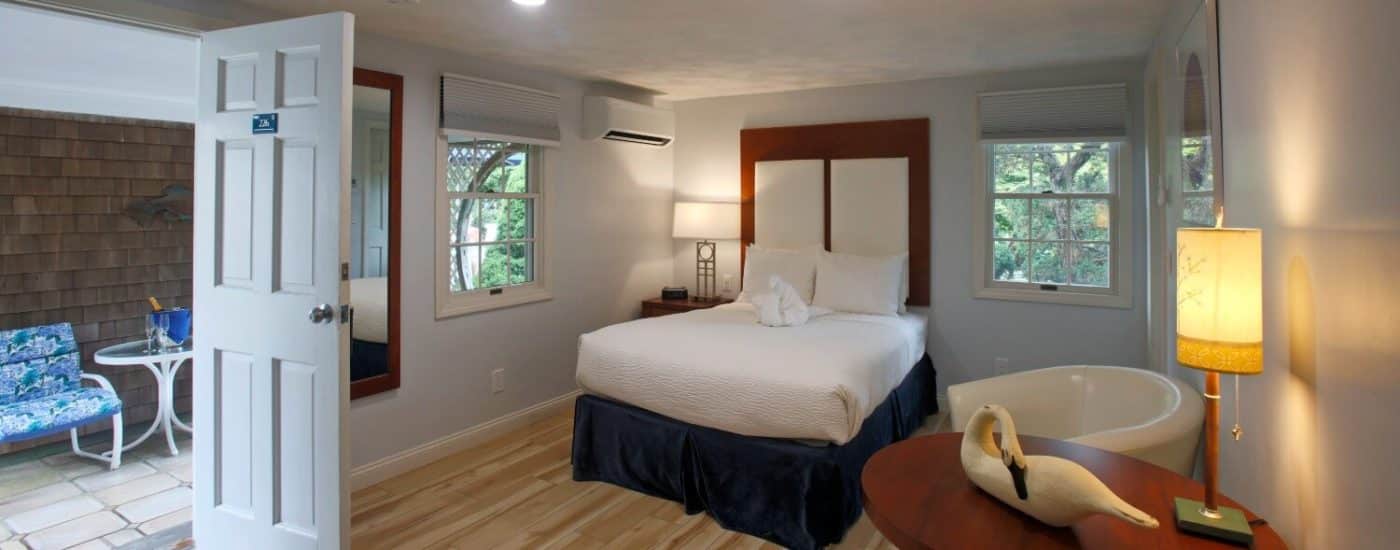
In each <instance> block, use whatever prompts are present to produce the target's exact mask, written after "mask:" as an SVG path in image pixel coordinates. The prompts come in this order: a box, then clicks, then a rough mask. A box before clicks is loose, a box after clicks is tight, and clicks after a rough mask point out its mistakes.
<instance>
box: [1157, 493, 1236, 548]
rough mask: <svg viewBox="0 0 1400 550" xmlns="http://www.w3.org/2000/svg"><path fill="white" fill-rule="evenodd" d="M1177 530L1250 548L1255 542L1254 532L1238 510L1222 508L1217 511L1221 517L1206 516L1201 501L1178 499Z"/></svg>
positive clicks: (1204, 506) (1176, 507)
mask: <svg viewBox="0 0 1400 550" xmlns="http://www.w3.org/2000/svg"><path fill="white" fill-rule="evenodd" d="M1174 508H1175V510H1176V528H1177V529H1180V530H1182V531H1186V532H1188V533H1195V534H1198V535H1204V536H1207V537H1211V538H1216V539H1220V540H1225V541H1229V542H1233V543H1235V544H1240V545H1244V546H1249V545H1250V544H1251V543H1253V542H1254V530H1253V529H1251V528H1250V526H1249V520H1247V519H1245V517H1244V512H1243V511H1241V510H1240V509H1238V508H1230V507H1227V506H1221V507H1220V509H1219V510H1216V512H1217V515H1218V516H1219V517H1215V518H1213V517H1210V516H1207V515H1206V514H1205V509H1206V505H1205V503H1203V502H1201V501H1199V500H1191V499H1189V498H1181V497H1177V498H1176V506H1175V507H1174Z"/></svg>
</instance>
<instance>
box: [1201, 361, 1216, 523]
mask: <svg viewBox="0 0 1400 550" xmlns="http://www.w3.org/2000/svg"><path fill="white" fill-rule="evenodd" d="M1205 398H1206V464H1205V472H1204V477H1205V485H1206V498H1205V506H1203V507H1202V508H1201V515H1203V516H1205V517H1208V518H1211V519H1220V517H1221V515H1220V507H1219V506H1218V505H1217V504H1216V502H1215V499H1216V495H1217V494H1218V493H1219V485H1218V484H1219V483H1220V481H1219V470H1218V466H1219V461H1220V373H1218V372H1215V371H1206V391H1205Z"/></svg>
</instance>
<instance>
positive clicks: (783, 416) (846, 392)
mask: <svg viewBox="0 0 1400 550" xmlns="http://www.w3.org/2000/svg"><path fill="white" fill-rule="evenodd" d="M926 324H927V322H926V320H925V319H924V317H923V316H922V315H918V314H913V313H910V314H903V315H901V316H899V317H884V316H875V315H855V314H844V313H833V314H829V315H823V316H820V317H815V318H813V319H812V320H810V321H808V322H807V324H805V325H802V326H796V327H765V326H762V325H759V324H757V322H756V318H755V314H754V311H753V306H751V305H749V304H729V305H724V306H720V307H716V308H712V309H706V310H699V311H693V312H689V313H684V314H679V315H669V316H665V317H656V318H651V319H642V320H638V321H631V322H627V323H621V324H617V325H612V326H609V327H604V328H602V329H599V330H596V331H594V332H590V333H588V334H584V335H583V336H581V337H580V338H579V360H578V374H577V377H578V384H579V386H580V387H582V388H583V390H584V391H586V392H588V393H591V394H595V395H599V396H602V397H607V398H610V399H613V400H617V401H622V402H624V403H629V404H631V405H634V406H637V407H641V408H643V409H647V410H650V411H652V412H656V413H659V414H662V415H665V416H669V417H671V418H674V419H677V420H681V421H684V422H689V423H691V424H696V425H701V426H708V427H711V428H716V429H720V430H725V431H729V432H733V433H738V434H743V435H750V436H760V437H778V438H790V439H805V440H817V441H828V442H833V443H836V444H843V443H845V442H847V441H850V440H851V438H853V437H855V435H856V433H857V432H858V431H859V430H860V425H861V423H862V422H864V421H865V418H866V417H868V416H869V415H870V413H871V412H872V411H874V410H875V407H878V406H879V405H880V403H882V402H883V401H884V399H885V397H886V396H887V395H889V393H890V391H891V390H893V389H894V388H895V386H898V385H899V383H900V382H901V381H903V379H904V376H905V375H906V374H908V373H909V370H910V368H911V367H913V365H914V363H915V362H917V361H918V360H919V358H920V357H922V356H923V354H924V333H925V330H926V329H925V325H926Z"/></svg>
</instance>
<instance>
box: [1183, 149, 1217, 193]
mask: <svg viewBox="0 0 1400 550" xmlns="http://www.w3.org/2000/svg"><path fill="white" fill-rule="evenodd" d="M1209 145H1210V139H1209V138H1205V137H1197V138H1192V137H1188V138H1184V139H1182V140H1181V174H1182V179H1184V180H1185V181H1184V182H1183V183H1182V187H1181V188H1182V190H1183V191H1209V190H1211V189H1214V188H1215V181H1214V180H1215V175H1214V171H1213V169H1212V168H1213V166H1214V163H1213V162H1211V156H1210V153H1209V151H1210V146H1209Z"/></svg>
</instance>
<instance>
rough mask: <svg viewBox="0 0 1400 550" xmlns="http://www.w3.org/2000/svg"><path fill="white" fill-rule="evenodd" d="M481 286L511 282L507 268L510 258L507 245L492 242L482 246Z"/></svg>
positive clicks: (493, 285) (491, 286)
mask: <svg viewBox="0 0 1400 550" xmlns="http://www.w3.org/2000/svg"><path fill="white" fill-rule="evenodd" d="M482 249H483V250H482V253H481V275H480V277H479V279H478V281H479V283H480V288H495V287H498V286H506V285H507V284H509V283H510V281H509V275H508V273H509V272H508V271H507V268H508V267H509V263H510V261H509V258H508V256H507V254H508V253H507V251H506V245H503V244H491V245H486V246H484V247H482Z"/></svg>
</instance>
